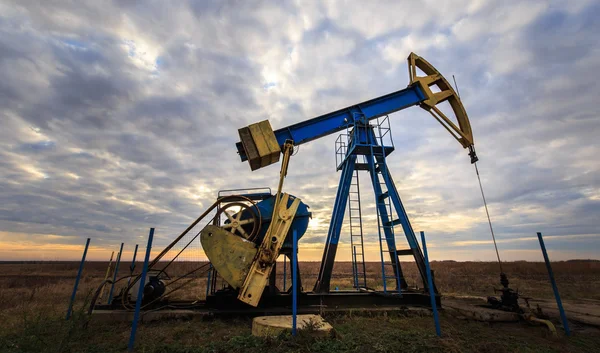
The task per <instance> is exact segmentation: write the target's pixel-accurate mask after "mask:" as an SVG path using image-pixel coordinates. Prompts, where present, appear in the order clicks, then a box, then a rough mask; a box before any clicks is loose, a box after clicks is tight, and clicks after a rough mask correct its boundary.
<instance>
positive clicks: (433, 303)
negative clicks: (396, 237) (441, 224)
mask: <svg viewBox="0 0 600 353" xmlns="http://www.w3.org/2000/svg"><path fill="white" fill-rule="evenodd" d="M421 243H423V256H424V257H425V268H426V270H427V283H428V287H429V298H431V309H432V310H433V320H434V321H435V332H436V333H437V335H438V336H441V335H442V329H441V327H440V318H439V316H438V311H437V304H436V301H435V291H434V290H433V280H432V278H431V268H430V267H429V256H428V255H427V243H425V232H421Z"/></svg>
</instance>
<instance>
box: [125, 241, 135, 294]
mask: <svg viewBox="0 0 600 353" xmlns="http://www.w3.org/2000/svg"><path fill="white" fill-rule="evenodd" d="M137 251H138V245H137V244H135V250H133V259H132V260H131V265H130V266H129V279H128V280H127V287H129V284H130V283H131V277H132V276H133V271H134V270H135V258H136V257H137Z"/></svg>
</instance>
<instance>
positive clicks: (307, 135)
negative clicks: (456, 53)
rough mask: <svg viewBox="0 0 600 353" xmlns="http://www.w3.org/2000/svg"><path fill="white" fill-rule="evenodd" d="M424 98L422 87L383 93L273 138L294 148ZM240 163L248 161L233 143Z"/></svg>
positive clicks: (301, 123) (240, 148) (298, 125)
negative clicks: (291, 142)
mask: <svg viewBox="0 0 600 353" xmlns="http://www.w3.org/2000/svg"><path fill="white" fill-rule="evenodd" d="M425 99H426V97H425V95H424V93H423V91H422V90H421V87H420V86H419V85H418V84H413V85H410V86H408V87H407V88H405V89H402V90H399V91H396V92H393V93H390V94H386V95H385V96H381V97H377V98H374V99H371V100H368V101H365V102H362V103H359V104H356V105H352V106H350V107H347V108H344V109H340V110H336V111H334V112H331V113H328V114H325V115H321V116H318V117H316V118H313V119H310V120H306V121H303V122H300V123H297V124H293V125H290V126H288V127H285V128H282V129H279V130H275V137H276V138H277V142H278V143H279V145H280V146H283V144H284V143H285V141H286V140H292V141H294V145H295V146H297V145H301V144H303V143H306V142H309V141H312V140H316V139H318V138H321V137H324V136H327V135H330V134H333V133H336V132H338V131H342V130H344V129H346V128H347V127H348V126H349V125H353V124H354V123H355V121H357V120H358V119H359V118H361V119H366V120H367V121H368V120H372V119H376V118H378V117H381V116H384V115H388V114H391V113H394V112H397V111H399V110H402V109H406V108H408V107H412V106H413V105H417V104H419V103H421V102H422V101H424V100H425ZM236 146H237V150H238V153H239V154H240V158H241V159H242V161H246V160H247V159H248V158H247V156H246V152H245V151H244V147H243V146H242V143H241V142H238V143H237V144H236Z"/></svg>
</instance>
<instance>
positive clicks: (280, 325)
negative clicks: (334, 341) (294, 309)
mask: <svg viewBox="0 0 600 353" xmlns="http://www.w3.org/2000/svg"><path fill="white" fill-rule="evenodd" d="M296 319H297V328H298V329H299V330H302V329H307V328H310V329H312V331H311V333H313V334H315V335H317V336H322V337H324V336H328V335H330V334H331V331H332V330H333V326H331V324H329V323H328V322H327V321H325V320H324V319H323V317H321V315H313V314H307V315H297V316H296ZM286 331H287V332H291V331H292V315H279V316H259V317H255V318H254V319H253V320H252V334H253V335H254V336H259V337H266V336H277V335H279V334H281V333H282V332H286Z"/></svg>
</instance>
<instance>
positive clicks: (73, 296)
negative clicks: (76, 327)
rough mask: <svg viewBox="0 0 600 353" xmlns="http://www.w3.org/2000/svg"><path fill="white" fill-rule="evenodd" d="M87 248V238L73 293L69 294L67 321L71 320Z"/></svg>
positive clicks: (88, 241)
mask: <svg viewBox="0 0 600 353" xmlns="http://www.w3.org/2000/svg"><path fill="white" fill-rule="evenodd" d="M89 246H90V238H87V240H86V242H85V248H84V249H83V256H82V257H81V263H80V264H79V270H77V277H76V278H75V285H74V286H73V293H72V294H71V300H70V301H69V309H67V320H69V319H70V318H71V312H72V311H73V303H74V302H75V294H77V287H79V280H80V279H81V273H82V272H83V264H84V263H85V257H86V256H87V251H88V247H89Z"/></svg>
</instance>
